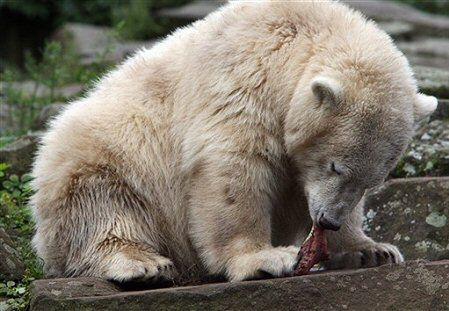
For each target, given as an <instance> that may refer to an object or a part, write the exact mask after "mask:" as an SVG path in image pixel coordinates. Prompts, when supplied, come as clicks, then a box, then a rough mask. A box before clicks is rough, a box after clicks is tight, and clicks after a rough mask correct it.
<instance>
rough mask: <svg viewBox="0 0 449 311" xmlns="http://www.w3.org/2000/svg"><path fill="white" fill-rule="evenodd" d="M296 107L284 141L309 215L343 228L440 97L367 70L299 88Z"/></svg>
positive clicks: (325, 224) (316, 80)
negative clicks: (295, 168)
mask: <svg viewBox="0 0 449 311" xmlns="http://www.w3.org/2000/svg"><path fill="white" fill-rule="evenodd" d="M410 77H411V75H410ZM405 80H407V79H405ZM290 105H291V106H290V111H289V112H288V114H287V119H286V125H285V130H286V131H285V133H286V137H285V141H286V146H287V151H288V153H289V155H290V157H291V158H292V159H293V160H294V162H295V164H296V166H297V167H298V170H299V174H298V176H299V177H300V182H301V183H302V185H303V186H304V191H305V194H306V196H307V200H308V204H309V212H310V215H311V217H312V220H313V221H314V222H315V223H316V224H318V225H320V226H322V227H323V228H325V229H333V230H338V229H339V227H340V226H341V224H342V222H343V221H344V219H345V217H347V216H348V214H349V213H350V212H351V211H352V210H353V209H354V207H355V206H356V205H357V204H358V203H359V201H360V199H361V198H362V196H363V194H364V193H365V191H366V190H367V189H369V188H372V187H374V186H377V185H379V184H380V183H382V182H383V181H384V180H385V178H386V177H387V176H388V174H389V172H390V171H391V170H392V169H393V168H394V167H395V164H396V163H397V161H398V160H399V158H400V156H401V154H402V153H403V152H404V150H405V149H406V147H407V145H408V143H409V141H410V139H411V137H412V134H413V129H414V127H415V125H416V123H417V122H418V121H419V120H421V119H422V118H424V117H426V116H428V115H430V114H431V113H432V112H433V111H434V110H435V108H436V106H437V100H436V98H435V97H432V96H427V95H424V94H420V93H417V91H416V82H415V81H414V79H413V78H410V79H409V81H400V79H398V78H397V77H396V78H392V79H391V78H389V76H388V75H372V76H370V75H369V74H367V73H366V72H365V73H355V74H354V75H353V77H352V78H348V75H345V76H342V75H341V74H340V75H339V74H330V75H322V74H319V75H315V76H314V77H312V78H310V79H309V83H302V84H301V86H299V87H298V89H297V91H296V92H295V95H294V97H293V100H292V102H291V104H290Z"/></svg>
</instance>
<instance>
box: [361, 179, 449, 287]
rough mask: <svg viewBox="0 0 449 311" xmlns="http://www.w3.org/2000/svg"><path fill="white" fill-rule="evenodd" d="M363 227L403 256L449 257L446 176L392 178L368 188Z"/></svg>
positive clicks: (416, 257)
mask: <svg viewBox="0 0 449 311" xmlns="http://www.w3.org/2000/svg"><path fill="white" fill-rule="evenodd" d="M364 229H365V232H366V233H367V234H368V236H370V237H372V238H373V239H375V240H376V241H383V242H388V243H392V244H394V245H396V246H398V247H399V249H400V250H401V252H402V253H403V254H404V257H405V259H406V260H411V259H419V258H425V259H428V260H441V259H449V177H435V178H431V177H422V178H405V179H393V180H390V181H388V182H387V183H385V184H384V185H383V186H381V187H380V188H379V189H377V190H374V191H372V192H370V193H369V194H368V195H367V197H366V201H365V221H364ZM448 273H449V270H448ZM448 293H449V291H448Z"/></svg>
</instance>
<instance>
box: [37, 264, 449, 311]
mask: <svg viewBox="0 0 449 311" xmlns="http://www.w3.org/2000/svg"><path fill="white" fill-rule="evenodd" d="M74 283H76V284H74ZM448 308H449V260H445V261H439V262H408V263H406V264H401V265H385V266H381V267H377V268H370V269H359V270H347V271H332V272H325V273H316V274H312V275H308V276H301V277H290V278H279V279H268V280H259V281H247V282H238V283H218V284H207V285H200V286H190V287H177V288H165V289H155V290H144V291H135V292H120V291H119V289H118V288H117V287H116V286H115V285H113V284H111V283H108V282H107V281H103V280H100V279H89V278H80V279H56V280H38V281H35V282H34V283H33V284H32V292H31V310H34V311H53V310H58V311H59V310H67V311H70V310H96V311H100V310H111V311H112V310H208V311H210V310H261V309H263V310H446V309H448Z"/></svg>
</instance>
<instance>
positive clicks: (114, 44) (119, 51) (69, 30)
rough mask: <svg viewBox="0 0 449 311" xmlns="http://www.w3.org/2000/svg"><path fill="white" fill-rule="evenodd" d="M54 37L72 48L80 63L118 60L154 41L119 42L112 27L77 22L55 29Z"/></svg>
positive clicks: (149, 45)
mask: <svg viewBox="0 0 449 311" xmlns="http://www.w3.org/2000/svg"><path fill="white" fill-rule="evenodd" d="M54 39H55V40H58V41H61V42H62V43H63V44H64V45H66V46H68V47H71V48H74V49H75V51H76V52H77V54H78V55H80V57H81V63H82V64H91V63H94V62H98V61H112V62H119V61H121V60H123V59H124V58H126V57H127V56H128V55H130V54H132V53H134V52H135V51H136V50H138V49H140V48H143V47H147V48H149V47H151V46H152V45H153V44H154V41H125V42H121V41H119V40H118V39H117V36H116V35H114V32H113V30H112V28H109V27H103V26H95V25H88V24H78V23H67V24H65V25H64V26H63V27H61V28H60V29H59V30H57V31H56V33H55V35H54Z"/></svg>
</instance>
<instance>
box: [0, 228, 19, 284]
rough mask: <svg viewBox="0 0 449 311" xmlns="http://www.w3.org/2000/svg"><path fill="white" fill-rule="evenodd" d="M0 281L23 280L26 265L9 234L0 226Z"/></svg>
mask: <svg viewBox="0 0 449 311" xmlns="http://www.w3.org/2000/svg"><path fill="white" fill-rule="evenodd" d="M0 258H1V260H0V281H16V280H21V279H22V277H23V274H24V272H25V266H24V264H23V263H22V261H21V259H20V255H19V253H18V252H17V250H16V249H15V248H14V244H13V242H12V240H11V238H10V237H9V236H8V234H7V233H6V232H5V230H3V229H2V228H0Z"/></svg>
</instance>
